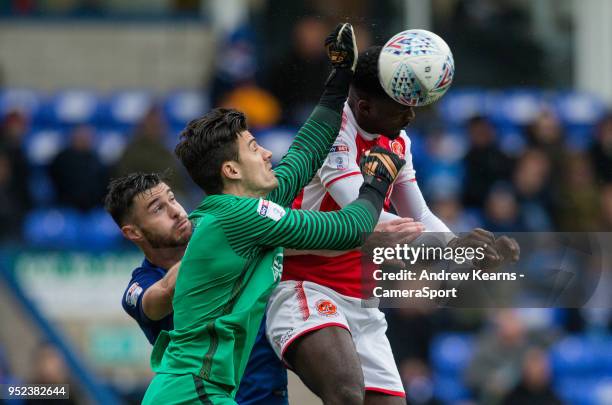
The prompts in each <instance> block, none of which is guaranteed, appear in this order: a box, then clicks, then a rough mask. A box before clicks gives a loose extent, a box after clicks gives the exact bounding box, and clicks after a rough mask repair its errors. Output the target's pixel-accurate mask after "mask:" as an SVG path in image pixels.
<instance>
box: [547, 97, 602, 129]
mask: <svg viewBox="0 0 612 405" xmlns="http://www.w3.org/2000/svg"><path fill="white" fill-rule="evenodd" d="M553 107H554V109H555V111H556V112H557V114H558V115H559V119H560V120H561V122H562V123H563V124H564V125H594V124H596V123H597V121H599V119H600V118H601V117H603V115H604V114H605V113H606V104H605V103H604V102H603V101H602V100H601V99H599V98H598V97H596V96H595V95H592V94H588V93H584V92H577V91H576V92H570V91H568V92H560V93H557V94H555V96H554V98H553Z"/></svg>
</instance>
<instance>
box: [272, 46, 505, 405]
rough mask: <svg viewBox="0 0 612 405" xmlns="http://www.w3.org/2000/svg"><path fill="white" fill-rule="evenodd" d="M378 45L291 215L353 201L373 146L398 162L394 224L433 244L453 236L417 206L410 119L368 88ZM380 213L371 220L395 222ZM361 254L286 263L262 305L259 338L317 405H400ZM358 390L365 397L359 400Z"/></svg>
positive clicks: (482, 236)
mask: <svg viewBox="0 0 612 405" xmlns="http://www.w3.org/2000/svg"><path fill="white" fill-rule="evenodd" d="M379 54H380V47H373V48H369V49H368V50H366V51H365V52H364V53H362V54H361V55H360V56H359V62H358V64H357V69H356V73H355V77H354V80H353V84H352V85H351V90H350V93H349V98H348V101H347V103H346V104H345V106H344V113H343V122H342V128H341V130H340V134H339V136H338V138H337V139H336V142H335V143H334V145H333V147H332V148H331V150H330V153H329V155H328V157H327V159H326V161H325V163H324V165H323V167H322V168H321V169H320V170H319V172H318V173H317V176H315V178H314V179H313V180H312V182H311V183H310V184H308V185H307V186H306V187H305V188H304V189H303V191H302V193H301V194H300V195H299V196H298V197H297V198H296V200H295V201H294V204H293V208H300V209H307V210H318V211H334V210H339V209H341V208H342V207H343V206H345V205H347V204H348V203H350V202H351V201H353V200H354V199H355V198H356V197H357V194H358V190H359V187H360V186H361V184H362V183H363V177H362V175H361V172H360V170H359V161H360V159H361V156H362V155H363V154H364V152H365V151H367V150H369V149H371V148H372V147H373V146H381V147H383V148H385V149H388V150H390V151H393V152H394V153H396V154H398V155H400V157H402V158H404V159H405V160H406V165H405V166H404V168H403V169H402V172H401V173H400V174H399V176H398V178H397V179H396V181H395V183H394V185H393V188H392V189H391V190H390V192H389V195H388V196H387V200H386V201H385V209H388V208H389V206H390V204H391V203H392V204H393V206H394V208H395V210H396V211H397V213H398V214H399V217H410V218H414V220H415V221H419V222H421V223H422V224H423V225H424V226H425V229H426V230H427V231H429V232H436V234H435V238H437V239H438V240H437V241H436V243H438V244H440V245H441V246H446V245H447V244H448V243H449V242H450V241H451V240H453V239H455V236H454V235H453V234H452V233H451V232H450V230H449V229H448V227H447V226H446V225H445V224H444V223H442V221H440V219H438V218H437V217H436V216H435V215H434V214H433V213H432V212H431V211H430V210H429V208H428V207H427V204H426V203H425V200H424V199H423V196H422V194H421V191H420V190H419V186H418V184H417V182H416V177H415V170H414V167H413V165H412V155H411V153H410V138H409V137H408V136H407V135H406V132H405V131H404V130H403V128H404V127H406V126H407V125H408V124H410V122H411V121H412V120H413V119H414V116H415V114H414V111H413V109H412V107H408V106H404V105H401V104H398V103H396V102H395V101H393V100H392V99H391V98H390V97H388V96H387V95H386V93H385V92H384V90H383V89H382V87H381V86H380V83H379V81H378V67H377V66H378V56H379ZM399 217H398V216H396V215H393V214H390V213H388V212H383V213H382V214H381V217H380V221H381V222H382V221H389V220H393V219H398V218H399ZM469 237H470V238H472V239H471V241H470V242H471V243H472V244H474V243H483V244H484V243H488V244H489V246H494V244H495V239H494V237H493V235H492V234H490V233H489V232H486V231H484V230H475V231H473V232H472V233H471V234H470V236H469ZM361 281H362V274H361V256H360V252H358V251H350V252H346V253H343V254H341V255H339V256H335V257H330V256H316V255H302V256H293V257H286V258H285V260H284V270H283V278H282V282H281V283H280V285H279V286H278V287H277V289H276V291H275V292H274V293H273V295H272V297H271V298H270V301H269V303H268V310H267V314H268V315H267V325H266V327H267V334H268V338H269V340H270V342H271V344H272V347H273V348H274V350H275V351H276V353H277V354H278V355H279V357H281V358H282V359H283V360H284V361H285V362H286V363H287V364H288V365H289V366H290V367H292V368H293V369H294V370H295V372H296V373H297V374H298V375H299V376H300V378H301V379H302V381H303V382H304V383H305V384H306V385H307V386H308V387H309V388H310V389H311V390H312V391H313V392H314V393H315V394H317V395H318V396H319V397H321V398H322V399H323V401H324V403H325V404H334V403H338V404H343V405H345V404H352V403H355V404H357V403H359V404H361V403H364V399H365V403H366V404H404V403H405V398H404V397H405V393H404V389H403V385H402V381H401V379H400V376H399V373H398V371H397V367H396V365H395V361H394V358H393V354H392V352H391V348H390V346H389V341H388V340H387V337H386V335H385V331H386V329H387V323H386V320H385V316H384V314H383V313H382V312H381V311H380V310H378V308H363V307H362V305H361V298H364V297H363V296H362V289H363V287H362V285H361ZM364 390H365V395H364Z"/></svg>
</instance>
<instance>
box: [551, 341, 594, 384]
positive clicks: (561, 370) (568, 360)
mask: <svg viewBox="0 0 612 405" xmlns="http://www.w3.org/2000/svg"><path fill="white" fill-rule="evenodd" d="M598 346H599V345H598V344H596V343H594V342H592V341H591V340H590V339H589V338H588V337H585V336H581V335H574V336H568V337H566V338H564V339H563V340H561V341H560V342H559V343H557V344H556V345H554V346H553V347H552V349H551V364H552V369H553V373H554V374H555V376H558V377H559V378H565V377H578V376H581V377H584V376H588V375H594V374H595V373H597V372H598V371H599V370H601V368H602V367H603V365H604V364H603V363H602V361H601V358H600V357H599V356H600V353H599V350H598V349H599V347H598Z"/></svg>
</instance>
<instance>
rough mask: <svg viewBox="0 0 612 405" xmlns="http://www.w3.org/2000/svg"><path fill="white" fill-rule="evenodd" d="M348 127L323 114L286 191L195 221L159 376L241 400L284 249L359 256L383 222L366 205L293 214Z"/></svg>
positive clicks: (282, 185)
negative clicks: (196, 381) (218, 389)
mask: <svg viewBox="0 0 612 405" xmlns="http://www.w3.org/2000/svg"><path fill="white" fill-rule="evenodd" d="M340 122H341V117H340V115H339V114H337V113H336V112H334V111H332V110H330V109H327V108H325V107H320V106H319V107H317V108H316V109H315V111H314V112H313V114H312V115H311V117H310V118H309V119H308V121H307V122H306V123H305V124H304V126H303V127H302V128H301V129H300V131H299V133H298V135H297V136H296V138H295V140H294V142H293V144H292V146H291V147H290V149H289V151H288V153H287V155H286V156H285V157H284V158H283V159H282V161H281V162H280V164H279V165H278V166H277V168H276V169H275V172H276V176H277V178H278V182H279V186H278V188H277V189H275V190H274V191H273V192H271V193H270V194H269V195H267V196H266V197H265V198H260V199H257V198H248V197H238V196H234V195H227V194H222V195H211V196H208V197H206V198H205V199H204V200H203V202H202V203H201V204H200V206H199V207H198V208H197V209H196V210H195V211H194V212H193V213H192V214H191V216H190V218H191V220H192V221H193V222H194V226H195V228H194V231H193V235H192V237H191V240H190V242H189V245H188V247H187V250H186V252H185V256H184V257H183V261H182V264H181V268H180V272H179V275H178V279H177V282H176V288H175V293H174V301H173V306H174V330H172V331H170V332H169V333H168V334H162V335H160V338H158V340H157V342H156V343H155V347H154V349H153V354H152V365H153V370H154V371H155V372H157V373H171V374H193V375H194V376H198V377H200V378H202V379H204V380H207V381H209V382H212V383H214V384H217V385H220V386H222V387H224V388H225V389H226V390H227V391H228V392H231V393H232V395H233V394H235V391H236V390H237V388H238V386H239V384H240V379H241V377H242V374H243V372H244V369H245V367H246V364H247V361H248V359H249V355H250V352H251V349H252V347H253V344H254V342H255V337H256V335H257V331H258V329H259V325H260V323H261V320H262V318H263V315H264V312H265V308H266V303H267V301H268V298H269V296H270V294H271V293H272V290H273V289H274V287H275V286H276V285H277V284H278V282H279V281H280V278H281V273H282V266H283V264H282V263H283V249H282V248H283V247H286V248H295V249H333V250H346V249H352V248H354V247H356V246H358V245H360V243H361V241H362V235H363V233H364V232H370V231H372V229H373V228H374V226H375V224H376V221H377V219H378V215H379V213H378V212H377V211H376V209H375V208H374V206H373V205H372V204H371V203H369V202H368V201H365V200H358V201H355V202H353V203H352V204H349V205H348V206H346V207H345V208H344V209H343V210H340V211H335V212H315V211H301V210H291V209H289V208H286V207H287V206H289V205H290V204H291V202H292V201H293V199H294V198H295V196H296V195H297V193H299V191H300V190H301V189H302V188H303V187H304V186H305V185H306V184H307V183H308V182H309V181H310V180H311V178H312V177H313V176H314V174H315V173H316V171H317V170H318V168H319V167H320V166H321V164H322V163H323V160H324V159H325V157H326V155H327V153H328V152H329V149H330V147H331V145H332V144H333V142H334V140H335V138H336V136H337V134H338V130H339V126H340Z"/></svg>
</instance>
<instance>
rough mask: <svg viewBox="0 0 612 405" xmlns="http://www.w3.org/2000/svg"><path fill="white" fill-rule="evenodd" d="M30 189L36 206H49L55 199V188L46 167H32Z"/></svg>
mask: <svg viewBox="0 0 612 405" xmlns="http://www.w3.org/2000/svg"><path fill="white" fill-rule="evenodd" d="M28 183H29V184H28V189H29V190H30V194H31V195H32V199H33V203H34V206H36V207H48V206H50V205H52V204H53V202H54V201H55V198H56V195H55V189H54V188H53V183H52V182H51V178H50V177H49V174H48V173H47V170H46V168H45V167H40V166H39V167H32V170H31V172H30V179H29V182H28Z"/></svg>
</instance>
